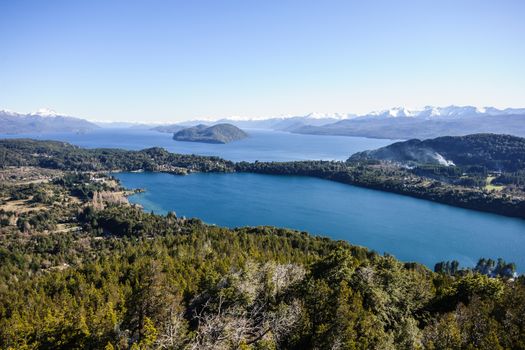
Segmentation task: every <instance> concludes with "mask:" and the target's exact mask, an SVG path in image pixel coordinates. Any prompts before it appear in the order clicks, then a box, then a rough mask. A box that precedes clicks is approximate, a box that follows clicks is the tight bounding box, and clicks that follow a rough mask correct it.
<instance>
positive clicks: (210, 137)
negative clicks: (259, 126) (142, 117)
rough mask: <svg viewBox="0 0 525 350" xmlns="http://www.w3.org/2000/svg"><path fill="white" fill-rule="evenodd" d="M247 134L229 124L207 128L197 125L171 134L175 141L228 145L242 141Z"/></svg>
mask: <svg viewBox="0 0 525 350" xmlns="http://www.w3.org/2000/svg"><path fill="white" fill-rule="evenodd" d="M246 137H248V134H247V133H245V132H244V131H242V130H241V129H239V128H238V127H236V126H234V125H231V124H217V125H212V126H207V125H204V124H199V125H197V126H193V127H190V128H187V129H183V130H180V131H178V132H176V133H174V134H173V139H174V140H177V141H189V142H204V143H222V144H224V143H230V142H232V141H238V140H242V139H244V138H246Z"/></svg>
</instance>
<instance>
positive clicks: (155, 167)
mask: <svg viewBox="0 0 525 350" xmlns="http://www.w3.org/2000/svg"><path fill="white" fill-rule="evenodd" d="M0 166H1V167H5V166H39V167H43V168H52V169H61V170H71V171H118V170H122V171H139V170H142V171H168V172H175V173H177V172H182V173H185V172H187V171H207V172H209V171H219V172H220V171H231V169H232V168H233V163H232V162H229V161H225V160H223V159H220V158H218V157H206V156H196V155H182V154H175V153H170V152H168V151H166V150H165V149H163V148H159V147H153V148H148V149H144V150H141V151H128V150H123V149H115V148H97V149H84V148H80V147H76V146H73V145H71V144H68V143H66V142H59V141H37V140H31V139H11V140H6V139H4V140H0Z"/></svg>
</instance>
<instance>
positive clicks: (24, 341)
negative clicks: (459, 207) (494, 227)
mask: <svg viewBox="0 0 525 350" xmlns="http://www.w3.org/2000/svg"><path fill="white" fill-rule="evenodd" d="M0 175H2V176H3V175H5V177H4V180H3V181H2V182H0V197H1V198H2V200H3V203H4V204H5V205H9V204H13V203H16V204H18V203H20V202H21V201H23V203H24V207H19V206H14V205H12V206H11V208H16V209H10V210H9V209H8V208H9V207H6V206H3V207H2V209H0V348H2V349H80V348H93V349H101V348H104V349H525V318H523V314H525V279H524V278H523V277H519V278H517V279H514V278H508V277H507V276H506V275H505V274H501V275H499V274H498V275H494V276H495V277H489V276H487V274H485V273H483V271H480V270H477V269H474V270H462V269H458V268H457V266H456V265H455V264H452V265H450V264H449V265H448V266H456V267H455V268H454V269H452V268H448V269H447V268H441V270H440V271H439V272H438V273H434V272H432V271H431V270H429V269H427V268H426V267H424V266H422V265H419V264H416V263H402V262H400V261H398V260H396V259H395V258H393V257H391V256H388V255H384V256H382V255H378V254H377V253H374V252H371V251H368V250H367V249H365V248H361V247H356V246H352V245H350V244H348V243H346V242H342V241H334V240H330V239H326V238H322V237H314V236H310V235H309V234H307V233H305V232H297V231H291V230H286V229H278V228H273V227H245V228H238V229H226V228H221V227H216V226H210V225H206V224H204V223H202V222H201V221H199V220H197V219H185V218H181V217H178V216H177V215H176V213H173V212H172V213H169V214H168V215H166V216H159V215H154V214H150V213H146V212H144V211H143V210H142V209H140V208H137V207H133V206H130V205H129V204H126V203H125V201H122V200H121V199H119V198H120V197H119V193H120V192H121V191H122V189H121V188H120V185H119V184H118V183H115V182H114V180H113V179H111V178H110V177H107V176H105V175H103V174H95V173H91V174H87V173H85V174H84V173H78V172H73V173H71V172H64V171H53V172H50V171H49V170H48V169H42V168H33V167H32V168H31V171H30V172H28V171H27V170H26V169H21V168H12V169H5V170H4V172H3V173H1V174H0ZM349 230H351V228H349ZM479 265H480V269H481V268H485V267H486V268H491V267H494V266H493V265H494V264H493V263H492V262H489V261H488V260H487V261H483V262H480V264H479ZM500 265H501V266H502V268H504V267H506V266H507V265H505V264H504V263H501V264H500V263H499V262H498V265H497V266H500ZM442 266H445V267H446V266H447V264H446V263H444V264H443V265H442ZM500 270H502V269H500ZM494 271H495V270H494Z"/></svg>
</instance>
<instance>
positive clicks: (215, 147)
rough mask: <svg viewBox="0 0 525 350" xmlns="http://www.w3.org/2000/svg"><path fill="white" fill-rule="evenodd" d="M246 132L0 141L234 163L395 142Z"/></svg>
mask: <svg viewBox="0 0 525 350" xmlns="http://www.w3.org/2000/svg"><path fill="white" fill-rule="evenodd" d="M246 131H247V132H248V134H249V137H248V138H246V139H243V140H240V141H236V142H231V143H228V144H226V145H220V144H208V143H197V142H181V141H175V140H173V139H172V134H168V133H160V132H157V131H149V130H134V129H99V130H95V131H91V132H87V133H85V134H75V133H46V134H17V135H2V134H0V138H15V137H16V138H20V137H28V138H33V139H39V140H59V141H66V142H69V143H72V144H74V145H77V146H81V147H86V148H97V147H108V148H123V149H129V150H140V149H144V148H148V147H163V148H166V149H167V150H169V151H171V152H175V153H183V154H199V155H207V156H218V157H221V158H224V159H228V160H233V161H243V160H244V161H255V160H260V161H291V160H308V159H313V160H319V159H323V160H344V159H347V158H348V157H350V156H351V155H352V154H354V153H355V152H360V151H364V150H367V149H374V148H378V147H383V146H386V145H389V144H391V143H392V142H394V141H392V140H384V139H367V138H364V137H345V136H317V135H299V134H291V133H287V132H278V131H269V130H254V129H246Z"/></svg>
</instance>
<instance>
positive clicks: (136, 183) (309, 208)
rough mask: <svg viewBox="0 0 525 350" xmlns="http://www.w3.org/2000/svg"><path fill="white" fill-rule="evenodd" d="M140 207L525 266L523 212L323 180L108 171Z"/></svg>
mask: <svg viewBox="0 0 525 350" xmlns="http://www.w3.org/2000/svg"><path fill="white" fill-rule="evenodd" d="M115 176H116V177H118V178H119V179H120V180H121V181H122V183H123V185H124V186H126V187H129V188H144V189H146V192H144V193H140V194H136V195H134V196H132V197H130V200H131V201H132V202H134V203H138V204H140V205H142V206H143V207H144V208H145V210H148V211H154V212H156V213H162V214H163V213H166V212H167V211H171V210H174V211H176V213H177V215H179V216H186V217H198V218H201V219H202V220H203V221H205V222H207V223H211V224H217V225H221V226H228V227H236V226H245V225H250V226H256V225H273V226H279V227H288V228H294V229H299V230H305V231H308V232H310V233H314V234H319V235H324V236H328V237H331V238H334V239H343V240H346V241H349V242H350V243H352V244H356V245H362V246H366V247H368V248H370V249H373V250H375V251H377V252H379V253H383V252H388V253H391V254H393V255H395V256H396V257H397V258H399V259H401V260H403V261H417V262H420V263H423V264H426V265H427V266H429V267H431V268H432V267H433V266H434V264H435V263H436V262H438V261H441V260H452V259H457V260H458V261H460V263H461V265H462V266H472V265H474V264H475V263H476V261H477V260H478V258H480V257H492V258H498V257H502V258H504V259H505V260H507V261H514V262H516V264H517V265H518V269H520V271H523V267H524V266H525V254H523V251H524V248H525V220H520V219H514V218H507V217H503V216H498V215H493V214H488V213H482V212H476V211H472V210H467V209H461V208H455V207H452V206H447V205H442V204H437V203H433V202H430V201H425V200H420V199H415V198H410V197H405V196H401V195H397V194H392V193H386V192H380V191H374V190H369V189H364V188H359V187H355V186H350V185H345V184H340V183H336V182H331V181H327V180H321V179H316V178H308V177H295V176H273V175H260V174H191V175H188V176H176V175H170V174H162V173H119V174H115Z"/></svg>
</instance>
